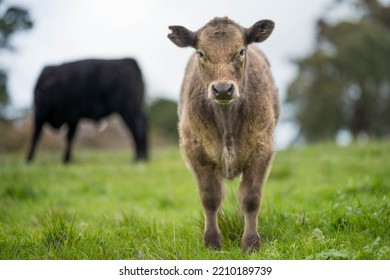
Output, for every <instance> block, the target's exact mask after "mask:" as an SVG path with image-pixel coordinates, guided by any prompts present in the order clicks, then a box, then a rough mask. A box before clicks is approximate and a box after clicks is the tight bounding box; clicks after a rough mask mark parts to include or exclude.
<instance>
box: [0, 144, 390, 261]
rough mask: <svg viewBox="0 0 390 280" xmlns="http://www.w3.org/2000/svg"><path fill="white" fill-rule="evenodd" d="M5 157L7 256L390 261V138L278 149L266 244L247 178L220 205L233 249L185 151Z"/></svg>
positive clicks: (2, 202) (1, 240) (231, 185)
mask: <svg viewBox="0 0 390 280" xmlns="http://www.w3.org/2000/svg"><path fill="white" fill-rule="evenodd" d="M130 157H131V154H130V152H129V151H115V152H112V151H80V150H76V151H75V159H76V161H75V163H74V164H71V165H68V166H64V165H62V164H61V163H60V151H58V153H52V154H51V153H44V152H38V157H37V160H36V162H35V163H33V164H31V165H26V164H25V163H24V159H23V156H22V155H5V156H4V155H3V156H1V157H0V259H390V234H389V232H390V171H389V170H390V143H389V142H383V143H372V144H369V145H364V146H363V145H353V146H350V147H347V148H343V147H338V146H335V145H332V144H322V145H317V146H310V147H307V148H304V149H289V150H285V151H280V152H278V153H277V154H276V156H275V159H274V164H273V168H272V171H271V175H270V177H269V180H268V182H267V184H266V186H265V191H264V197H263V203H262V208H261V212H260V216H259V232H260V235H261V239H262V245H261V250H260V251H259V252H256V253H247V254H245V253H243V252H241V249H240V247H239V244H240V237H241V234H242V224H243V219H242V216H241V212H240V210H239V207H238V206H237V203H236V193H237V187H238V180H235V181H232V182H227V184H226V190H227V197H226V199H225V201H224V204H223V209H222V211H221V213H220V219H219V224H220V228H221V230H222V234H223V249H222V250H221V251H213V250H209V249H205V248H204V247H203V244H202V231H203V223H204V222H203V214H202V208H201V205H200V201H199V197H198V192H197V188H196V185H195V182H194V180H193V178H192V175H191V173H190V172H189V171H188V170H187V169H186V167H185V164H184V161H183V160H182V158H181V156H180V152H179V150H178V149H176V148H173V149H165V150H155V151H152V159H151V161H150V162H149V163H147V164H146V163H144V164H135V163H132V162H131V161H130Z"/></svg>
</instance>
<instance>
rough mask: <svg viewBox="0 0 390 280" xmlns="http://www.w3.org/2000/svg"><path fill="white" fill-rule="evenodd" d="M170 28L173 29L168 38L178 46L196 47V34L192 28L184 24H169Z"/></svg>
mask: <svg viewBox="0 0 390 280" xmlns="http://www.w3.org/2000/svg"><path fill="white" fill-rule="evenodd" d="M169 29H170V30H172V32H171V33H170V34H168V38H169V39H170V40H171V41H172V42H173V43H174V44H176V45H177V46H179V47H181V48H184V47H195V45H196V34H195V32H192V31H191V30H188V29H187V28H185V27H184V26H179V25H173V26H169Z"/></svg>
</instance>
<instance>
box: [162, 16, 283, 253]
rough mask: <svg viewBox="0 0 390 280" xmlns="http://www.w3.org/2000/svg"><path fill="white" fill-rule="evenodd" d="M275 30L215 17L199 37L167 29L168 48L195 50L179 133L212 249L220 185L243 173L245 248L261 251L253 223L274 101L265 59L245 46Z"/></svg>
mask: <svg viewBox="0 0 390 280" xmlns="http://www.w3.org/2000/svg"><path fill="white" fill-rule="evenodd" d="M273 27H274V23H273V22H272V21H269V20H262V21H259V22H257V23H255V24H254V25H253V26H252V27H251V28H249V29H246V28H243V27H241V26H240V25H238V24H237V23H235V22H234V21H232V20H230V19H228V18H215V19H213V20H211V21H210V22H209V23H207V24H206V25H205V26H203V27H202V28H201V29H199V30H198V31H196V32H192V31H190V30H188V29H186V28H185V27H182V26H170V27H169V28H170V29H171V30H172V33H171V34H169V35H168V37H169V39H171V41H172V42H173V43H175V44H176V45H178V46H179V47H187V46H191V47H193V48H195V49H196V53H195V54H193V55H192V56H191V58H190V60H189V62H188V65H187V68H186V71H185V77H184V81H183V84H182V89H181V95H180V104H179V119H180V121H179V132H180V140H181V141H180V142H181V148H182V150H183V153H184V155H185V157H186V160H187V162H188V164H189V166H190V168H191V170H192V172H193V174H194V177H195V179H196V181H197V184H198V187H199V193H200V198H201V201H202V205H203V207H204V210H205V220H206V223H205V232H204V242H205V245H206V246H209V247H213V248H216V249H219V248H221V233H220V230H219V228H218V221H217V212H218V208H219V206H220V205H221V203H222V200H223V197H224V186H223V181H224V179H232V178H234V177H236V176H238V175H240V174H242V179H241V183H240V187H239V192H238V200H239V204H240V206H241V208H242V210H243V212H244V219H245V227H244V234H243V237H242V243H241V245H242V249H243V250H244V251H247V250H258V249H259V247H260V237H259V234H258V231H257V217H258V212H259V208H260V202H261V195H262V186H263V184H264V182H265V180H266V178H267V175H268V172H269V170H270V166H271V161H272V157H273V154H274V148H273V134H274V128H275V125H276V123H277V120H278V116H279V101H278V94H277V89H276V87H275V85H274V81H273V78H272V75H271V72H270V69H269V64H268V62H267V60H266V58H265V56H264V55H263V54H262V52H261V51H260V50H259V49H257V48H256V47H255V46H252V45H250V44H251V43H253V42H261V41H264V40H265V39H266V38H267V37H268V36H269V35H270V34H271V32H272V30H273Z"/></svg>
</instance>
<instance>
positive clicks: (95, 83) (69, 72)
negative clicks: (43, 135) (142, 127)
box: [34, 58, 144, 127]
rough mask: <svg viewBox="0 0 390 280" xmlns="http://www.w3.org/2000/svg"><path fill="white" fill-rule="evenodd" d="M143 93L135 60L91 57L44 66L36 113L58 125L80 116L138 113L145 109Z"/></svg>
mask: <svg viewBox="0 0 390 280" xmlns="http://www.w3.org/2000/svg"><path fill="white" fill-rule="evenodd" d="M143 95H144V86H143V80H142V75H141V71H140V69H139V67H138V65H137V63H136V61H135V60H133V59H130V58H127V59H119V60H99V59H88V60H82V61H76V62H70V63H65V64H62V65H59V66H48V67H45V68H44V69H43V71H42V73H41V75H40V77H39V79H38V82H37V84H36V87H35V98H34V104H35V113H36V114H37V115H38V116H39V117H41V118H42V119H44V120H45V121H46V122H48V123H49V124H51V125H52V126H54V127H59V126H61V125H62V124H64V123H68V122H69V121H77V120H79V119H81V118H89V119H93V120H99V119H100V118H102V117H105V116H107V115H109V114H111V113H113V112H122V111H130V112H133V111H134V112H135V111H137V110H138V109H139V108H142V103H143ZM135 113H136V112H135Z"/></svg>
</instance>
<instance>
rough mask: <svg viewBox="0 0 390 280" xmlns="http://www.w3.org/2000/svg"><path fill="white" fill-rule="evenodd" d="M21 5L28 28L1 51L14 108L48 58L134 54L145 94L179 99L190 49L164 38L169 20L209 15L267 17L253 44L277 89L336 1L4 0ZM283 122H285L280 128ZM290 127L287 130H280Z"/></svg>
mask: <svg viewBox="0 0 390 280" xmlns="http://www.w3.org/2000/svg"><path fill="white" fill-rule="evenodd" d="M4 2H5V3H8V4H20V5H22V6H24V7H26V8H27V9H28V10H29V12H30V14H31V16H32V18H33V21H34V27H33V29H32V30H30V31H28V32H21V33H19V34H18V35H16V36H15V37H14V40H13V41H12V43H13V45H14V46H15V47H16V48H17V52H14V53H10V52H4V51H2V52H1V54H0V59H1V61H0V66H1V67H3V68H6V69H7V70H8V72H9V83H8V87H9V91H10V94H11V98H12V105H13V106H14V107H16V108H25V107H31V105H32V96H33V87H34V84H35V82H36V79H37V77H38V75H39V73H40V71H41V70H42V68H43V67H44V65H48V64H60V63H63V62H66V61H73V60H78V59H85V58H121V57H133V58H135V59H137V60H138V62H139V64H140V67H141V69H142V70H143V74H144V79H145V82H146V87H147V95H148V97H150V98H153V97H157V96H164V97H168V98H171V99H174V100H177V99H178V96H179V89H180V84H181V80H182V78H183V73H184V68H185V64H186V62H187V59H188V57H189V56H190V54H191V53H192V52H193V50H192V49H190V48H187V49H181V48H178V47H176V46H175V45H174V44H173V43H171V42H170V40H169V39H167V34H168V33H169V29H168V26H169V25H183V26H185V27H187V28H189V29H191V30H197V29H199V28H200V27H201V26H203V25H204V24H205V23H207V22H208V21H209V20H210V19H212V18H214V17H215V16H228V17H229V18H231V19H233V20H235V21H236V22H238V23H240V24H241V25H242V26H244V27H250V26H251V25H252V24H253V23H255V22H256V21H258V20H261V19H271V20H273V21H274V22H275V24H276V26H275V29H274V32H273V34H272V35H271V36H270V37H269V38H268V39H267V40H266V41H265V42H263V43H261V44H258V46H259V47H260V48H261V49H262V50H263V51H264V52H265V53H266V55H267V56H268V58H269V60H270V62H271V65H272V71H273V75H274V77H275V80H276V83H277V86H278V87H279V89H280V94H281V96H282V99H283V97H284V96H285V91H286V88H287V86H288V84H289V82H291V80H292V79H293V78H294V76H295V75H296V69H295V67H294V65H293V64H292V63H291V60H292V59H293V58H298V57H302V56H304V55H307V54H308V52H309V51H310V50H311V49H312V48H313V44H314V35H315V22H316V20H317V19H318V18H319V17H320V16H322V15H324V14H325V13H327V12H328V11H329V7H330V4H331V3H333V2H334V0H316V1H313V0H294V1H287V0H283V1H282V0H267V1H265V0H238V1H237V0H213V1H212V0H196V1H185V0H137V1H133V0H55V1H54V0H13V1H11V0H4ZM286 129H287V128H286ZM286 133H287V134H288V133H289V132H288V129H287V132H286V131H285V134H286Z"/></svg>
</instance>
